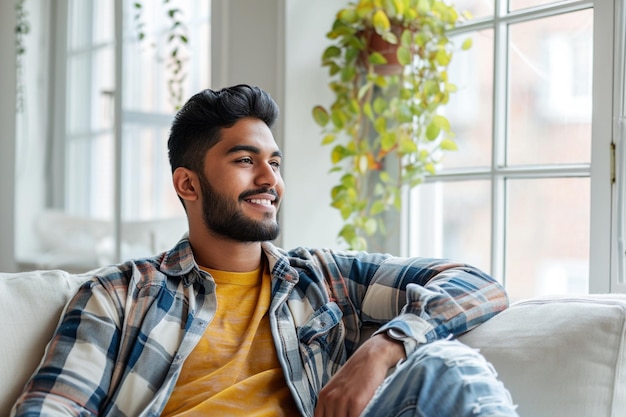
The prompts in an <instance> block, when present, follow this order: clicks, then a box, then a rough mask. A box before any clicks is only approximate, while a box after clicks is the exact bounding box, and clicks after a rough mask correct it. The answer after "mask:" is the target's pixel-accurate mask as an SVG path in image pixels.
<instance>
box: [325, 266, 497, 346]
mask: <svg viewBox="0 0 626 417" xmlns="http://www.w3.org/2000/svg"><path fill="white" fill-rule="evenodd" d="M337 259H338V264H340V265H342V266H340V267H339V269H340V270H341V271H342V274H344V275H343V277H342V280H344V281H345V285H346V286H347V287H349V288H350V290H349V297H350V299H351V302H352V303H353V305H354V306H355V307H356V310H357V313H356V314H358V316H359V321H360V322H361V323H365V322H371V323H376V324H378V325H380V328H379V330H378V331H377V332H376V333H380V332H387V334H388V335H389V336H390V337H392V338H393V339H395V340H399V341H402V342H403V343H404V347H405V350H406V353H407V355H408V354H410V353H412V351H414V350H415V348H416V347H417V345H418V344H420V343H428V342H432V341H434V340H437V339H442V338H448V337H454V336H458V335H460V334H462V333H465V332H467V331H468V330H470V329H472V328H474V327H476V326H478V325H479V324H481V323H483V322H485V321H486V320H488V319H489V318H491V317H493V316H495V315H496V314H497V313H499V312H501V311H503V310H504V309H506V308H507V307H508V305H509V301H508V297H507V294H506V292H505V290H504V288H503V287H502V285H500V284H499V283H498V282H497V281H496V280H495V279H494V278H492V277H491V276H489V275H488V274H486V273H485V272H483V271H481V270H479V269H478V268H475V267H472V266H470V265H466V264H462V263H457V262H452V261H449V260H445V259H433V258H398V257H393V256H389V255H369V254H356V255H355V256H354V257H353V258H349V257H342V256H339V257H337Z"/></svg>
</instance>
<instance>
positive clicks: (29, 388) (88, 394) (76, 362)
mask: <svg viewBox="0 0 626 417" xmlns="http://www.w3.org/2000/svg"><path fill="white" fill-rule="evenodd" d="M111 295H112V294H110V293H109V292H107V291H106V290H105V289H104V288H103V286H102V285H100V284H99V283H98V282H97V280H93V281H89V282H86V283H85V284H83V285H82V286H81V287H80V288H79V290H78V292H77V293H76V295H75V296H74V297H73V298H72V299H71V300H70V301H69V302H68V304H67V305H66V307H65V309H64V311H63V314H62V316H61V321H60V322H59V325H58V327H57V329H56V331H55V334H54V335H53V338H52V340H51V341H50V343H49V344H48V346H47V348H46V353H45V355H44V358H43V360H42V362H41V364H40V365H39V368H38V369H37V371H36V372H35V374H34V375H33V376H32V377H31V379H30V380H29V381H28V382H27V385H26V387H25V390H24V393H23V394H22V396H21V397H20V398H19V399H18V400H17V402H16V404H15V405H14V407H13V414H12V415H13V416H27V415H28V416H30V415H45V416H66V415H97V414H98V412H99V408H100V406H101V404H102V402H103V401H105V397H106V393H107V391H108V385H109V384H110V382H111V379H112V374H113V369H114V365H113V363H114V359H115V358H114V352H116V351H117V346H118V344H119V333H120V332H119V331H120V322H119V306H118V305H116V303H115V302H114V297H111Z"/></svg>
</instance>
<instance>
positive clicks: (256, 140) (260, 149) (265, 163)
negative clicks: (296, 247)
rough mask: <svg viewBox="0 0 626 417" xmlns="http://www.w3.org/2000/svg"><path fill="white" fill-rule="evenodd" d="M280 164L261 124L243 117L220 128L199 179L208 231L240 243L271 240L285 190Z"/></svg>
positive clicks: (274, 236)
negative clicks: (228, 126) (227, 126)
mask: <svg viewBox="0 0 626 417" xmlns="http://www.w3.org/2000/svg"><path fill="white" fill-rule="evenodd" d="M280 163H281V153H280V150H279V149H278V146H277V145H276V142H275V141H274V136H273V135H272V132H271V130H270V129H269V127H267V125H266V124H265V123H263V122H262V121H261V120H258V119H253V118H249V119H242V120H240V121H238V122H237V123H235V124H234V125H233V126H232V127H230V128H225V129H222V138H221V140H220V141H219V142H217V144H215V145H214V146H213V147H212V148H211V149H209V151H208V152H207V154H206V156H205V159H204V172H203V173H202V175H200V176H199V177H200V178H199V179H200V187H201V192H202V199H203V200H202V211H203V214H202V215H203V220H204V223H205V225H206V226H207V228H208V229H209V230H210V231H211V232H213V233H216V234H218V235H221V236H223V237H227V238H230V239H233V240H237V241H241V242H258V241H266V240H273V239H275V238H276V237H277V236H278V233H279V225H278V207H279V205H280V198H281V197H282V194H283V190H284V183H283V180H282V177H281V175H280ZM209 178H210V180H209Z"/></svg>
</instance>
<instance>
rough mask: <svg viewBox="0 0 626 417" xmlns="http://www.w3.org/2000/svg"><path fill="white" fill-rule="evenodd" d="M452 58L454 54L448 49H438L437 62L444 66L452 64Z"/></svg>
mask: <svg viewBox="0 0 626 417" xmlns="http://www.w3.org/2000/svg"><path fill="white" fill-rule="evenodd" d="M451 58H452V55H451V54H449V53H448V51H446V50H445V49H443V48H441V49H439V50H438V51H437V55H436V60H437V63H438V64H439V65H441V66H442V67H445V66H447V65H448V64H450V59H451Z"/></svg>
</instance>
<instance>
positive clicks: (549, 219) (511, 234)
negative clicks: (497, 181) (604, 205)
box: [505, 178, 590, 299]
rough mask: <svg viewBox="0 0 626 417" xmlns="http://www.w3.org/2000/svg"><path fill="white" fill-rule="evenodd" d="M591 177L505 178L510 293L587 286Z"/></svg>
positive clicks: (581, 289) (517, 294)
mask: <svg viewBox="0 0 626 417" xmlns="http://www.w3.org/2000/svg"><path fill="white" fill-rule="evenodd" d="M589 183H590V182H589V179H588V178H556V179H545V178H544V179H530V180H509V181H507V207H508V210H507V225H506V227H507V233H506V260H505V262H506V288H507V290H508V291H509V294H510V295H511V298H512V299H520V298H525V297H532V296H536V295H546V294H556V293H560V294H567V293H570V294H571V293H586V292H588V285H589V284H588V283H589V215H590V212H589V207H590V204H589V203H590V188H589Z"/></svg>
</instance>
